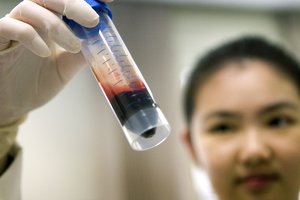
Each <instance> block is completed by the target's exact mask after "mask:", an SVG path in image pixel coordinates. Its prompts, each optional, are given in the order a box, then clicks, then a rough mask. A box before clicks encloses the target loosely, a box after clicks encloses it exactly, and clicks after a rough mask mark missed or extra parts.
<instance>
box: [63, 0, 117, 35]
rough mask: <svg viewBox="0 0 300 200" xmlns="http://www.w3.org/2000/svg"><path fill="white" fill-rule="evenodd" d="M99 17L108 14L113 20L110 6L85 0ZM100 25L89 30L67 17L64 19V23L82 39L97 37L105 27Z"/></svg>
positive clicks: (92, 0)
mask: <svg viewBox="0 0 300 200" xmlns="http://www.w3.org/2000/svg"><path fill="white" fill-rule="evenodd" d="M85 1H86V2H87V3H88V4H89V5H90V6H91V7H92V8H93V9H94V10H95V11H96V12H97V13H98V14H99V15H101V13H106V14H107V15H108V16H109V17H110V18H112V12H111V10H110V8H109V7H108V5H107V4H106V3H103V2H99V1H97V0H85ZM101 20H103V19H100V23H99V24H98V25H97V26H95V27H93V28H87V27H83V26H82V25H80V24H78V23H77V22H75V21H74V20H71V19H68V18H67V17H66V16H64V17H63V21H64V22H65V23H66V24H67V25H68V26H69V27H70V28H71V29H72V30H73V32H74V33H75V35H76V36H77V37H79V38H81V39H87V38H89V37H92V36H95V35H97V34H99V30H100V29H101V26H103V23H101Z"/></svg>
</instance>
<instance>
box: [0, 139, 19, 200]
mask: <svg viewBox="0 0 300 200" xmlns="http://www.w3.org/2000/svg"><path fill="white" fill-rule="evenodd" d="M10 157H11V160H12V162H11V163H10V165H9V166H8V168H7V169H6V171H5V172H4V173H3V174H2V176H1V177H0V200H21V168H22V149H21V148H20V147H19V146H18V145H15V146H14V148H13V150H12V151H11V153H10Z"/></svg>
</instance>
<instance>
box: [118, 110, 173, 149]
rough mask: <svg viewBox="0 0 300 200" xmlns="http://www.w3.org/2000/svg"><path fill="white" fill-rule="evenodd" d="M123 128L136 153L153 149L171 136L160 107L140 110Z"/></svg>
mask: <svg viewBox="0 0 300 200" xmlns="http://www.w3.org/2000/svg"><path fill="white" fill-rule="evenodd" d="M122 128H123V131H124V133H125V135H126V138H127V140H128V141H129V143H130V145H131V147H132V148H133V149H134V150H136V151H144V150H148V149H151V148H153V147H155V146H157V145H159V144H160V143H162V142H163V141H164V140H165V139H166V138H167V137H168V136H169V134H170V126H169V124H168V122H167V120H166V118H165V116H164V115H163V113H162V112H161V110H160V109H159V108H158V107H149V108H145V109H142V110H139V111H138V112H136V113H135V114H134V115H132V116H131V117H130V118H129V119H128V120H127V121H126V122H125V123H124V125H123V126H122Z"/></svg>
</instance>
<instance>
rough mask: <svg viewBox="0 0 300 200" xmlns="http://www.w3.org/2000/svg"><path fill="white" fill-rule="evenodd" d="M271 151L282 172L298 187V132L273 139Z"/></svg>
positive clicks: (299, 176)
mask: <svg viewBox="0 0 300 200" xmlns="http://www.w3.org/2000/svg"><path fill="white" fill-rule="evenodd" d="M273 149H274V151H275V155H276V157H277V161H278V164H279V167H280V168H281V169H282V172H283V173H285V174H286V177H287V178H290V180H295V181H297V182H298V185H299V187H300V131H299V133H295V134H291V135H288V136H286V137H280V138H275V139H274V138H273ZM296 177H297V178H296Z"/></svg>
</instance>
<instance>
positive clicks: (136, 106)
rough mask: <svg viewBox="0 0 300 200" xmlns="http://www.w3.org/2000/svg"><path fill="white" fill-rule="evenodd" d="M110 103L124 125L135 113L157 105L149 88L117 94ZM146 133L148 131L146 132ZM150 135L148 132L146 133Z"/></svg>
mask: <svg viewBox="0 0 300 200" xmlns="http://www.w3.org/2000/svg"><path fill="white" fill-rule="evenodd" d="M110 103H111V105H112V107H113V109H114V110H115V112H116V115H117V116H118V118H119V120H120V122H121V124H122V125H124V123H125V122H126V121H127V120H128V118H129V117H131V116H132V115H133V114H134V113H136V112H137V111H139V110H140V109H145V108H147V107H155V102H154V101H153V99H152V98H151V96H150V94H149V93H148V91H147V90H145V89H144V90H138V91H128V92H122V93H120V94H117V95H115V96H114V97H113V98H112V99H111V100H110ZM145 134H146V133H145ZM146 135H148V134H146Z"/></svg>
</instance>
